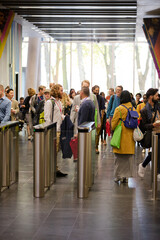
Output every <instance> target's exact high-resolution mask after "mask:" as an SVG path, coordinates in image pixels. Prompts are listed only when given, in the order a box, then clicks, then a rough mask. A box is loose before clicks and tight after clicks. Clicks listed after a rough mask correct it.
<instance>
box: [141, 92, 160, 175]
mask: <svg viewBox="0 0 160 240" xmlns="http://www.w3.org/2000/svg"><path fill="white" fill-rule="evenodd" d="M146 96H147V100H148V101H147V103H146V105H145V107H144V108H143V109H142V110H141V111H140V113H141V117H142V121H141V125H140V129H141V131H142V132H143V133H144V132H145V131H153V129H154V128H155V129H157V128H159V127H160V123H158V122H156V121H157V120H160V106H159V104H158V98H159V97H158V89H156V88H150V89H148V91H147V92H146ZM150 135H151V136H152V134H150ZM150 147H151V137H150ZM150 161H151V152H149V153H148V156H147V157H146V158H145V160H144V161H143V162H142V163H140V164H139V167H138V175H139V176H140V177H141V178H143V177H144V174H145V168H146V166H147V165H148V163H149V162H150ZM159 165H160V159H159V156H158V173H160V166H159Z"/></svg>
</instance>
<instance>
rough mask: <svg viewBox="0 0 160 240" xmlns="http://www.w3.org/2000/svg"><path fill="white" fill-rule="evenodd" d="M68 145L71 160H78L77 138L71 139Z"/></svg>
mask: <svg viewBox="0 0 160 240" xmlns="http://www.w3.org/2000/svg"><path fill="white" fill-rule="evenodd" d="M69 144H70V147H71V149H72V153H73V158H74V159H77V158H78V138H73V139H71V141H70V143H69Z"/></svg>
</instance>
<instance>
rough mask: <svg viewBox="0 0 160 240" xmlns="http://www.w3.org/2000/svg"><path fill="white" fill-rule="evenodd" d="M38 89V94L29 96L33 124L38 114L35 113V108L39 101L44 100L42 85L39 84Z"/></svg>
mask: <svg viewBox="0 0 160 240" xmlns="http://www.w3.org/2000/svg"><path fill="white" fill-rule="evenodd" d="M38 91H39V92H38V94H35V95H34V96H33V97H32V98H31V102H30V106H31V114H32V120H33V125H36V124H38V116H37V115H36V110H37V108H38V105H39V103H40V102H41V101H42V100H44V86H39V88H38Z"/></svg>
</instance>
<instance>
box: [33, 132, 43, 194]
mask: <svg viewBox="0 0 160 240" xmlns="http://www.w3.org/2000/svg"><path fill="white" fill-rule="evenodd" d="M33 161H34V193H33V194H34V197H44V132H34V160H33Z"/></svg>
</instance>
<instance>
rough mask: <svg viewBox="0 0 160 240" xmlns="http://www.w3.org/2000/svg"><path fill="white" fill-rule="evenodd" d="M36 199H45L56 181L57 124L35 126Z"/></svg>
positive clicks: (34, 193)
mask: <svg viewBox="0 0 160 240" xmlns="http://www.w3.org/2000/svg"><path fill="white" fill-rule="evenodd" d="M33 149H34V151H33V154H34V156H33V163H34V167H33V171H34V182H33V184H34V188H33V191H34V192H33V195H34V197H37V198H39V197H44V194H45V190H48V189H49V188H50V186H51V185H52V184H53V183H54V182H55V181H56V163H57V154H56V123H52V124H47V123H42V124H39V125H36V126H34V148H33Z"/></svg>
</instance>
